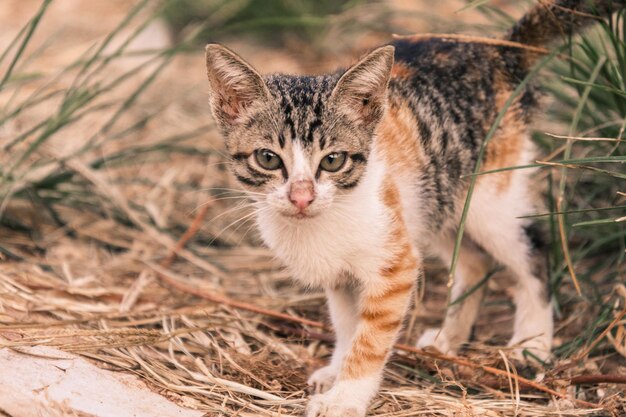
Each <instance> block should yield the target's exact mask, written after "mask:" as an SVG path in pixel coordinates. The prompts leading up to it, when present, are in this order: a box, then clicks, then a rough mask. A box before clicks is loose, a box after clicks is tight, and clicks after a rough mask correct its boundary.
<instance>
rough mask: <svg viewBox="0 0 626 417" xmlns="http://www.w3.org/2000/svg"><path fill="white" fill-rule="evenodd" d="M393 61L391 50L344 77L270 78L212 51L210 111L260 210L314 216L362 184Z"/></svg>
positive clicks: (228, 54) (377, 52)
mask: <svg viewBox="0 0 626 417" xmlns="http://www.w3.org/2000/svg"><path fill="white" fill-rule="evenodd" d="M392 64H393V47H390V46H388V47H382V48H379V49H377V50H375V51H374V52H372V53H371V54H369V55H368V56H367V57H365V58H364V59H363V60H362V61H360V62H359V63H358V64H356V65H355V66H353V67H352V68H350V69H349V70H348V71H346V72H345V73H343V74H340V73H338V74H332V75H324V76H318V77H306V76H302V77H299V76H285V75H273V76H269V77H266V78H265V79H263V78H262V77H261V76H260V75H259V74H258V73H257V72H256V71H255V70H254V69H253V68H252V67H250V66H249V65H248V64H246V63H245V62H244V61H243V60H242V59H241V58H239V57H238V56H237V55H235V54H234V53H233V52H231V51H229V50H227V49H226V48H224V47H222V46H219V45H214V44H213V45H209V46H207V72H208V78H209V85H210V103H211V109H212V112H213V115H214V117H215V119H216V121H217V122H218V125H219V126H220V128H221V131H222V133H223V135H224V138H225V141H226V149H227V151H228V153H229V154H230V156H231V157H232V163H231V164H229V166H230V167H231V171H232V173H233V174H234V175H235V177H236V178H237V179H238V180H239V182H240V183H241V184H242V186H243V187H244V189H246V190H247V191H248V192H249V193H250V195H251V197H252V198H253V199H255V200H256V201H257V202H258V203H259V204H261V205H262V207H261V209H263V210H271V211H272V212H275V213H277V214H279V215H281V216H284V217H287V218H293V219H294V220H302V219H307V218H311V217H315V216H318V215H320V214H323V213H324V211H325V210H328V209H329V208H330V207H331V206H332V204H333V203H336V202H340V201H341V199H342V196H345V195H346V194H349V193H350V192H351V190H352V189H354V188H355V187H356V186H357V185H358V184H359V181H360V179H361V177H362V176H363V174H364V173H365V169H366V166H367V161H368V158H369V156H370V149H371V144H372V139H373V136H374V132H375V130H376V126H377V124H378V123H379V122H380V120H381V118H382V116H383V113H384V111H385V105H386V88H387V83H388V79H389V74H390V71H391V66H392Z"/></svg>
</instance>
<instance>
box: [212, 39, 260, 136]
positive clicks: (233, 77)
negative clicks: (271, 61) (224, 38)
mask: <svg viewBox="0 0 626 417" xmlns="http://www.w3.org/2000/svg"><path fill="white" fill-rule="evenodd" d="M206 68H207V77H208V79H209V103H210V105H211V111H212V112H213V116H214V117H215V120H216V121H217V123H218V124H219V125H220V127H221V128H222V130H223V131H229V130H230V129H231V128H232V127H233V126H234V125H235V124H237V123H238V121H239V120H241V117H242V116H243V115H244V114H246V112H248V111H250V109H252V108H254V107H257V106H260V105H263V103H265V102H266V101H267V100H268V98H269V94H270V93H269V91H268V89H267V86H266V85H265V82H264V81H263V79H262V78H261V76H260V75H259V73H258V72H256V71H255V70H254V68H252V67H251V66H250V65H249V64H248V63H246V62H245V61H244V60H243V59H242V58H240V57H239V56H238V55H237V54H235V53H234V52H232V51H230V50H229V49H227V48H225V47H223V46H222V45H218V44H215V43H213V44H208V45H207V46H206Z"/></svg>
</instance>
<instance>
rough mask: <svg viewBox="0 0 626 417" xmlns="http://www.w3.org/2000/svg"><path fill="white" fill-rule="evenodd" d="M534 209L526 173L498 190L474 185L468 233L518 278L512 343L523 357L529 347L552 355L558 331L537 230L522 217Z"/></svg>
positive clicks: (540, 354) (542, 356) (486, 184)
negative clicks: (554, 333)
mask: <svg viewBox="0 0 626 417" xmlns="http://www.w3.org/2000/svg"><path fill="white" fill-rule="evenodd" d="M516 180H517V181H516ZM533 210H534V204H533V202H532V197H531V196H530V194H529V189H528V186H527V181H526V178H525V177H524V176H519V177H517V178H514V180H513V182H512V184H511V185H510V186H509V187H508V188H507V189H505V190H503V191H501V192H499V193H498V192H494V190H493V186H492V184H490V183H489V182H484V183H483V184H480V186H478V187H476V192H475V194H474V197H473V199H472V205H471V208H470V211H469V215H468V221H467V232H468V234H469V235H470V236H471V238H472V239H473V240H474V241H476V242H477V243H478V244H479V245H480V246H481V247H482V248H484V249H485V250H486V251H487V252H488V253H489V254H490V255H491V256H492V257H493V258H494V259H495V260H496V261H498V262H499V263H501V264H503V265H505V266H506V267H508V268H509V270H511V272H513V273H514V274H515V276H516V278H517V280H516V284H515V287H514V288H513V299H514V302H515V306H516V311H515V320H514V327H513V337H512V338H511V341H510V342H509V345H510V346H513V347H516V349H515V350H514V356H515V357H517V358H518V359H522V356H523V350H524V349H526V350H528V351H530V352H531V353H532V354H533V355H535V356H536V357H538V358H539V359H541V360H544V361H545V360H547V359H548V358H549V357H550V348H551V345H552V335H553V330H554V325H553V318H552V305H551V303H550V300H549V294H548V282H547V281H548V273H547V268H546V266H547V265H546V262H545V252H544V249H543V247H542V244H541V238H540V233H539V232H538V230H537V229H535V228H534V227H533V225H532V224H531V223H530V222H529V221H528V219H522V218H520V217H521V216H523V215H527V214H529V213H532V212H533Z"/></svg>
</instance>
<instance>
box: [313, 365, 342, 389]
mask: <svg viewBox="0 0 626 417" xmlns="http://www.w3.org/2000/svg"><path fill="white" fill-rule="evenodd" d="M337 373H338V372H337V368H336V367H334V366H332V365H328V366H324V367H323V368H320V369H318V370H317V371H315V372H313V373H312V374H311V376H310V377H309V380H308V381H307V384H309V386H310V387H311V392H313V393H315V394H323V393H325V392H326V391H328V390H329V389H331V388H332V386H333V384H334V383H335V378H336V377H337Z"/></svg>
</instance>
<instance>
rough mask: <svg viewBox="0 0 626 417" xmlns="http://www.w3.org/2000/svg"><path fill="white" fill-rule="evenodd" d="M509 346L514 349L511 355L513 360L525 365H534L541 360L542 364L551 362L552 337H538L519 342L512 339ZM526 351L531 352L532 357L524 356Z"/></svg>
mask: <svg viewBox="0 0 626 417" xmlns="http://www.w3.org/2000/svg"><path fill="white" fill-rule="evenodd" d="M509 346H512V347H514V348H515V349H513V350H512V351H511V353H510V354H509V356H510V357H511V359H513V360H516V361H518V362H520V363H523V364H532V363H533V362H535V363H536V362H537V359H539V360H540V361H541V362H548V361H549V360H550V349H551V347H552V340H551V338H550V337H543V336H537V337H534V338H532V339H528V340H523V341H521V342H517V341H516V340H515V338H513V339H511V341H510V342H509ZM524 351H527V352H530V353H531V355H524Z"/></svg>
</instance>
